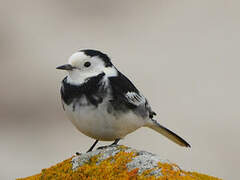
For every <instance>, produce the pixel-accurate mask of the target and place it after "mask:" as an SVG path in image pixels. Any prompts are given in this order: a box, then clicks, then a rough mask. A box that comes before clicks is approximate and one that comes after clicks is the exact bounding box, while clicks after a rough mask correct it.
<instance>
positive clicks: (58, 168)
mask: <svg viewBox="0 0 240 180" xmlns="http://www.w3.org/2000/svg"><path fill="white" fill-rule="evenodd" d="M23 179H25V180H32V179H36V180H37V179H161V180H163V179H164V180H167V179H168V180H170V179H177V180H181V179H189V180H191V179H197V180H207V179H211V180H217V179H218V178H214V177H210V176H207V175H203V174H199V173H196V172H187V171H184V170H181V169H180V168H179V167H178V166H177V165H175V164H173V163H171V162H169V161H166V160H163V159H161V158H160V157H159V156H157V155H155V154H152V153H149V152H146V151H139V150H136V149H132V148H129V147H125V146H111V147H107V148H104V149H99V150H96V151H92V152H89V153H84V154H80V155H77V156H74V157H72V158H70V159H67V160H65V161H63V162H61V163H59V164H57V165H55V166H52V167H50V168H48V169H43V170H42V172H41V173H40V174H37V175H34V176H31V177H27V178H23Z"/></svg>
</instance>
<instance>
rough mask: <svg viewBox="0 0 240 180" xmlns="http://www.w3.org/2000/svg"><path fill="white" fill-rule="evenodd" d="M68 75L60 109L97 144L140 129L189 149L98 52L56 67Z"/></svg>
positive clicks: (86, 52) (88, 52)
mask: <svg viewBox="0 0 240 180" xmlns="http://www.w3.org/2000/svg"><path fill="white" fill-rule="evenodd" d="M57 69H61V70H66V71H68V76H66V77H65V78H64V79H63V81H62V87H61V98H62V104H63V108H64V110H65V112H66V114H67V116H68V118H69V119H70V120H71V121H72V123H73V124H74V125H75V126H76V128H77V129H78V130H79V131H80V132H82V133H83V134H85V135H87V136H89V137H91V138H93V139H96V141H95V142H94V144H93V145H92V146H91V147H90V149H89V150H88V152H89V151H92V149H93V148H94V146H95V145H96V144H97V142H98V141H99V140H101V141H114V143H113V144H111V145H116V144H117V143H118V141H119V140H120V139H122V138H124V137H125V136H126V135H127V134H129V133H131V132H133V131H135V130H136V129H138V128H140V127H149V128H151V129H153V130H155V131H157V132H159V133H160V134H162V135H163V136H165V137H167V138H168V139H170V140H172V141H173V142H175V143H177V144H179V145H180V146H184V147H190V145H189V144H188V143H187V142H186V141H185V140H184V139H182V138H181V137H180V136H178V135H176V134H175V133H174V132H172V131H170V130H169V129H167V128H165V127H164V126H162V125H160V124H159V123H158V122H157V121H156V120H154V119H153V116H155V115H156V113H155V112H154V111H152V109H151V107H150V105H149V103H148V101H147V99H146V98H145V97H144V96H143V95H142V94H141V93H140V92H139V91H138V89H137V88H136V87H135V86H134V85H133V83H132V82H131V81H130V80H129V79H128V78H127V77H126V76H124V75H123V74H122V73H121V72H119V71H118V69H117V68H116V67H115V66H114V65H113V64H112V62H111V60H110V58H109V57H108V56H107V55H106V54H104V53H102V52H100V51H97V50H91V49H86V50H80V51H78V52H76V53H74V54H73V55H72V56H71V57H70V58H69V60H68V64H65V65H63V66H59V67H57Z"/></svg>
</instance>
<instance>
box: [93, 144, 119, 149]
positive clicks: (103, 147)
mask: <svg viewBox="0 0 240 180" xmlns="http://www.w3.org/2000/svg"><path fill="white" fill-rule="evenodd" d="M116 145H117V144H110V145H107V146H100V147H98V148H97V149H105V148H108V147H114V146H116Z"/></svg>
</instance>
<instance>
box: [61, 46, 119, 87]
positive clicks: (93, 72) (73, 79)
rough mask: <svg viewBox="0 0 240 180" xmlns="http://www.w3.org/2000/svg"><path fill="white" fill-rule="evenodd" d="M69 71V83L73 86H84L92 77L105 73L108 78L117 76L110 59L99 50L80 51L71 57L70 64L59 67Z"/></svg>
mask: <svg viewBox="0 0 240 180" xmlns="http://www.w3.org/2000/svg"><path fill="white" fill-rule="evenodd" d="M57 69H60V70H66V71H68V73H69V75H68V81H69V82H70V83H72V84H82V83H84V81H85V80H86V79H88V78H90V77H94V76H97V75H99V74H101V73H103V72H104V73H105V74H106V75H107V76H115V75H116V73H117V72H116V69H115V67H114V66H113V64H112V63H111V60H110V58H109V57H108V56H107V55H106V54H104V53H102V52H100V51H97V50H91V49H86V50H80V51H78V52H76V53H74V54H72V55H71V56H70V58H69V59H68V64H65V65H62V66H59V67H57Z"/></svg>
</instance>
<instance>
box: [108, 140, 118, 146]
mask: <svg viewBox="0 0 240 180" xmlns="http://www.w3.org/2000/svg"><path fill="white" fill-rule="evenodd" d="M119 141H120V139H116V140H115V141H114V142H113V143H112V144H111V145H110V146H113V145H117V143H118V142H119Z"/></svg>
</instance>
